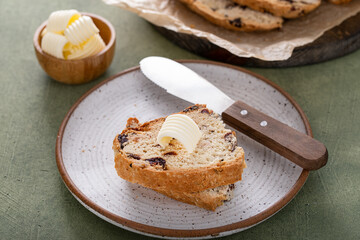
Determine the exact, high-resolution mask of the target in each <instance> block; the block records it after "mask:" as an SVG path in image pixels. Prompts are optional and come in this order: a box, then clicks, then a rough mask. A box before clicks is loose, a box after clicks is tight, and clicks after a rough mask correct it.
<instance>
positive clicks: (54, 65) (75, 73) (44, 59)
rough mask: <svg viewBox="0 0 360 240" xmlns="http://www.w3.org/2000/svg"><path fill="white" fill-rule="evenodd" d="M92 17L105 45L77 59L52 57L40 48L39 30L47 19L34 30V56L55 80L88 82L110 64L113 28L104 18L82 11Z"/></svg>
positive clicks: (113, 44)
mask: <svg viewBox="0 0 360 240" xmlns="http://www.w3.org/2000/svg"><path fill="white" fill-rule="evenodd" d="M82 15H86V16H89V17H91V18H92V20H93V21H94V23H95V25H96V26H97V28H98V29H99V30H100V36H101V37H102V39H103V40H104V42H105V44H106V47H105V49H103V50H102V51H101V52H99V53H98V54H96V55H93V56H90V57H86V58H83V59H79V60H64V59H59V58H56V57H53V56H51V55H49V54H47V53H45V52H44V51H43V50H42V49H41V47H40V46H41V32H42V31H43V29H44V28H45V27H46V24H47V21H45V22H44V23H43V24H41V25H40V27H39V28H38V29H37V30H36V32H35V35H34V39H33V43H34V48H35V53H36V57H37V59H38V62H39V63H40V65H41V67H42V68H43V70H44V71H45V72H46V73H47V74H48V75H49V76H50V77H51V78H53V79H55V80H56V81H59V82H62V83H66V84H80V83H86V82H89V81H91V80H93V79H95V78H97V77H98V76H100V75H101V74H102V73H104V72H105V71H106V69H107V68H108V67H109V66H110V64H111V62H112V60H113V57H114V53H115V29H114V27H113V26H112V25H111V23H110V22H109V21H107V20H106V19H104V18H102V17H100V16H97V15H95V14H90V13H82Z"/></svg>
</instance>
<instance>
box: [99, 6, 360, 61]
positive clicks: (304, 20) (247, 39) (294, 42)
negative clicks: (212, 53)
mask: <svg viewBox="0 0 360 240" xmlns="http://www.w3.org/2000/svg"><path fill="white" fill-rule="evenodd" d="M103 1H104V2H105V3H106V4H109V5H115V6H118V7H120V8H122V9H125V10H128V11H131V12H134V13H136V14H137V15H139V16H140V17H142V18H144V19H146V20H147V21H149V22H151V23H153V24H155V25H157V26H161V27H165V28H167V29H169V30H172V31H176V32H181V33H187V34H193V35H195V36H198V37H203V38H206V39H208V40H209V41H210V42H212V43H214V44H215V45H218V46H220V47H222V48H224V49H227V50H228V51H229V52H231V53H232V54H234V55H237V56H239V57H254V58H258V59H261V60H265V61H278V60H286V59H288V58H289V57H290V56H291V54H292V52H293V49H294V48H295V47H298V46H302V45H305V44H308V43H310V42H312V41H314V40H315V39H316V38H318V37H320V36H321V35H322V34H323V33H324V32H325V31H326V30H329V29H331V28H333V27H335V26H336V25H339V24H340V23H341V22H343V21H344V20H345V19H347V18H349V17H351V16H354V15H356V14H357V13H358V12H360V0H353V1H352V2H351V3H349V4H344V5H334V4H330V3H327V2H326V1H324V0H323V2H322V3H321V5H320V7H319V8H317V9H316V10H315V11H313V12H311V13H309V14H308V15H306V16H304V17H301V18H298V19H293V20H287V21H286V22H284V25H283V28H282V29H281V30H274V31H270V32H256V33H243V32H233V31H229V30H225V29H223V28H221V27H217V26H215V25H213V24H211V23H209V22H207V21H206V20H204V19H203V18H202V17H200V16H198V15H196V14H195V13H193V12H191V11H190V10H188V9H187V8H186V7H185V6H184V5H183V4H181V3H180V2H179V1H177V0H103ZM359 24H360V23H359Z"/></svg>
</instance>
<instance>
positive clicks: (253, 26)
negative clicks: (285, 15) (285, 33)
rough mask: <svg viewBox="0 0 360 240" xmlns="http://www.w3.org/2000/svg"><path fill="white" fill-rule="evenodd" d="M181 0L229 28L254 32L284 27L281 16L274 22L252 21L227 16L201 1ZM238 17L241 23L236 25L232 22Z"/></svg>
mask: <svg viewBox="0 0 360 240" xmlns="http://www.w3.org/2000/svg"><path fill="white" fill-rule="evenodd" d="M179 1H180V2H182V3H184V4H185V5H186V6H187V7H188V8H189V9H191V10H192V11H193V12H195V13H197V14H199V15H200V16H202V17H204V18H205V19H206V20H208V21H209V22H212V23H214V24H216V25H218V26H221V27H224V28H226V29H229V30H233V31H244V32H253V31H268V30H273V29H278V28H281V27H282V22H283V20H282V19H281V18H278V21H277V22H274V23H272V24H259V23H257V22H255V21H252V20H251V19H244V18H242V17H241V16H238V17H237V18H236V19H229V18H227V17H226V16H224V15H222V14H219V13H218V12H216V11H213V10H211V8H210V7H208V6H206V5H204V4H203V3H201V2H199V1H196V0H179ZM264 14H265V13H264ZM238 19H239V22H240V25H238V24H235V25H234V24H232V23H231V21H236V20H238Z"/></svg>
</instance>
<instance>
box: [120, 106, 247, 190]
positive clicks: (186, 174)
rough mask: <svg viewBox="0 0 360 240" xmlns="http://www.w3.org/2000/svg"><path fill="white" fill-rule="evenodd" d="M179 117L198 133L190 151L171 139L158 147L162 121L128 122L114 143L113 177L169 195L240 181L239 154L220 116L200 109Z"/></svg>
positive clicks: (241, 161)
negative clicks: (184, 116)
mask: <svg viewBox="0 0 360 240" xmlns="http://www.w3.org/2000/svg"><path fill="white" fill-rule="evenodd" d="M180 114H186V115H187V116H189V117H190V118H192V119H193V120H194V121H195V123H196V124H197V125H198V127H199V129H200V131H201V133H202V136H201V138H200V140H199V142H198V144H197V146H196V148H195V150H194V151H193V152H192V153H189V152H187V150H186V149H185V148H184V147H183V145H182V144H181V143H180V142H179V141H177V140H176V139H172V140H171V141H170V144H169V145H168V146H167V147H165V148H162V147H161V146H160V145H159V144H158V143H157V135H158V132H159V130H160V128H161V126H162V124H163V123H164V121H165V118H158V119H155V120H152V121H149V122H147V123H144V124H139V121H138V120H137V119H136V118H130V119H129V120H128V123H127V126H126V128H125V129H124V130H123V131H122V133H121V134H118V135H117V136H116V137H115V139H114V141H113V150H114V153H115V168H116V171H117V173H118V175H119V176H120V177H122V178H123V179H125V180H127V181H129V182H133V183H138V184H140V185H142V186H144V187H148V188H152V189H154V190H156V191H159V192H162V193H165V192H166V193H168V195H170V192H188V193H194V192H199V191H203V190H206V189H209V188H215V187H219V186H224V185H228V184H232V183H235V182H237V181H239V180H241V174H242V172H243V169H244V168H245V166H246V164H245V161H244V151H243V149H242V148H241V147H238V146H237V140H236V136H235V133H234V132H232V131H231V130H228V129H225V124H224V123H223V122H222V120H221V117H220V116H219V115H218V114H216V113H213V112H212V111H211V110H209V109H207V108H206V106H205V105H194V106H191V107H189V108H187V109H185V110H183V111H182V112H180ZM172 195H174V194H172Z"/></svg>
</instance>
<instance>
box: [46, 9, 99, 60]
mask: <svg viewBox="0 0 360 240" xmlns="http://www.w3.org/2000/svg"><path fill="white" fill-rule="evenodd" d="M41 48H42V49H43V50H44V52H46V53H48V54H50V55H52V56H54V57H57V58H60V59H69V60H76V59H81V58H85V57H89V56H93V55H95V54H97V53H99V52H101V51H102V50H103V49H104V48H105V43H104V41H103V39H102V38H101V36H100V35H99V29H98V28H97V27H96V25H95V24H94V22H93V20H92V19H91V18H90V17H89V16H81V14H80V13H79V12H78V11H77V10H74V9H72V10H60V11H56V12H53V13H51V14H50V16H49V19H48V23H47V26H46V28H45V29H44V31H43V32H42V40H41Z"/></svg>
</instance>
